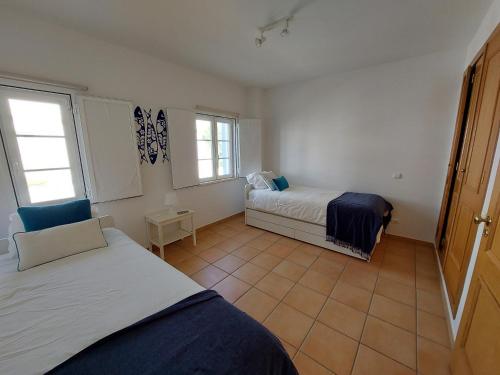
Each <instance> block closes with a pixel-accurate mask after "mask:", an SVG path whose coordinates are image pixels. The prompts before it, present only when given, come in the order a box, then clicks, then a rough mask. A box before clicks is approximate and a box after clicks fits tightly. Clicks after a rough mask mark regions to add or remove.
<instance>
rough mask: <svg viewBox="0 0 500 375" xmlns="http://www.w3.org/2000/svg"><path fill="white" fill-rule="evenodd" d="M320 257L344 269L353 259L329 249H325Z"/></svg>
mask: <svg viewBox="0 0 500 375" xmlns="http://www.w3.org/2000/svg"><path fill="white" fill-rule="evenodd" d="M319 256H320V257H321V258H323V259H326V260H329V261H330V262H334V263H337V265H338V266H340V268H342V269H343V268H344V266H345V265H346V264H347V262H349V260H350V259H351V257H349V256H347V255H344V254H341V253H338V252H336V251H333V250H328V249H324V250H323V251H322V252H321V254H320V255H319Z"/></svg>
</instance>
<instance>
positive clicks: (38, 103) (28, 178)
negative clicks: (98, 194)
mask: <svg viewBox="0 0 500 375" xmlns="http://www.w3.org/2000/svg"><path fill="white" fill-rule="evenodd" d="M0 118H1V124H0V125H1V127H0V129H1V131H2V136H3V141H4V146H5V148H6V153H7V160H8V163H9V167H10V171H11V174H12V178H13V183H14V187H15V190H16V196H17V199H18V201H19V204H20V205H33V204H39V203H47V202H51V203H54V202H58V201H64V200H68V199H72V198H81V197H84V196H85V189H84V184H83V174H82V168H81V163H80V155H79V152H78V143H77V139H76V132H75V124H74V120H73V114H72V110H71V99H70V96H69V95H65V94H55V93H47V92H41V91H34V90H27V89H15V88H8V87H2V88H0Z"/></svg>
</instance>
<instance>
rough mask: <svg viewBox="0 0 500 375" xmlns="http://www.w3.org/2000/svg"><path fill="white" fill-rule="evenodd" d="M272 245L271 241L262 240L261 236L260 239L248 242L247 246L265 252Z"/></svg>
mask: <svg viewBox="0 0 500 375" xmlns="http://www.w3.org/2000/svg"><path fill="white" fill-rule="evenodd" d="M273 243H274V242H273V241H270V240H267V239H265V238H263V237H262V236H260V237H257V238H255V239H253V240H252V241H250V242H248V243H247V245H248V246H252V247H255V248H256V249H259V250H266V249H267V248H268V247H269V246H271V245H272V244H273Z"/></svg>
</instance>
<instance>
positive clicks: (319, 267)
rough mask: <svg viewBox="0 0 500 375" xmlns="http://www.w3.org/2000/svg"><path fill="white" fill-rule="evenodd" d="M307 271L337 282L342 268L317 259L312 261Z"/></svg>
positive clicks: (330, 262)
mask: <svg viewBox="0 0 500 375" xmlns="http://www.w3.org/2000/svg"><path fill="white" fill-rule="evenodd" d="M309 269H311V270H313V271H316V272H319V273H321V274H323V275H325V276H328V277H329V278H331V279H333V280H337V279H338V278H339V277H340V275H341V274H342V271H343V270H344V266H343V265H341V264H339V263H337V262H332V261H330V260H328V259H326V258H323V257H319V258H318V259H316V260H315V261H314V263H313V264H312V265H311V267H310V268H309Z"/></svg>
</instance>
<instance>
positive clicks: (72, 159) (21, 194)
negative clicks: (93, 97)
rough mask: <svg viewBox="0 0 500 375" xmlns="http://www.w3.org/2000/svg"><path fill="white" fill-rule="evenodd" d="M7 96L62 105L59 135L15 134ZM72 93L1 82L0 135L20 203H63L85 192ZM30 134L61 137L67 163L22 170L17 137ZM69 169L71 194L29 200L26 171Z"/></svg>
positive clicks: (35, 204) (37, 204)
mask: <svg viewBox="0 0 500 375" xmlns="http://www.w3.org/2000/svg"><path fill="white" fill-rule="evenodd" d="M8 99H19V100H29V101H37V102H43V101H45V102H47V103H54V104H58V105H60V107H61V120H62V124H63V129H64V135H62V136H46V135H18V134H17V133H16V130H15V128H14V121H13V118H12V114H11V110H10V107H9V104H8ZM72 99H73V98H72V95H71V94H69V93H64V92H53V91H46V90H38V89H32V88H25V87H13V86H10V85H4V84H0V135H1V136H2V141H3V146H4V151H5V157H6V160H7V165H8V168H9V173H10V176H11V180H12V185H13V188H14V193H15V196H16V200H17V203H18V205H19V206H40V205H46V204H57V203H63V202H66V201H69V200H73V199H79V198H85V197H86V196H87V192H86V186H85V179H84V171H83V167H82V160H81V154H80V147H79V139H78V132H77V128H76V121H75V117H74V112H73V100H72ZM19 136H20V137H29V138H63V139H64V140H65V143H66V150H67V153H68V163H69V165H68V167H60V168H40V169H27V170H25V169H24V167H23V163H22V156H21V151H20V149H19V145H18V142H17V138H18V137H19ZM50 170H69V172H70V174H71V180H72V183H73V189H74V192H75V195H74V196H73V197H68V198H61V199H54V200H48V201H42V202H36V203H32V202H31V197H30V193H29V187H28V183H27V180H26V176H25V172H28V171H50Z"/></svg>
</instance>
